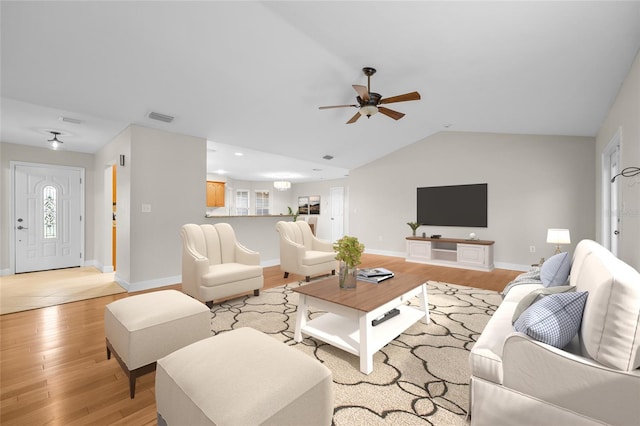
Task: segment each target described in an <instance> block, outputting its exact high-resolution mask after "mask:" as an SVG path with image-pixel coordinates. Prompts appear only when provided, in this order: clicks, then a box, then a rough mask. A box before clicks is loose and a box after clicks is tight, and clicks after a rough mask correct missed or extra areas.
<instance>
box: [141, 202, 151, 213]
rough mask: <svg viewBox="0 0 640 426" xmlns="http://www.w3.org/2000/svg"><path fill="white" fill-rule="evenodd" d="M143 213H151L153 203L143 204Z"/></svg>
mask: <svg viewBox="0 0 640 426" xmlns="http://www.w3.org/2000/svg"><path fill="white" fill-rule="evenodd" d="M142 213H151V204H143V205H142Z"/></svg>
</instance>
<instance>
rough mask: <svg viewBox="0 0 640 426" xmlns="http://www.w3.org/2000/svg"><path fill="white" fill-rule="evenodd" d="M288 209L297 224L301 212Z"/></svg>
mask: <svg viewBox="0 0 640 426" xmlns="http://www.w3.org/2000/svg"><path fill="white" fill-rule="evenodd" d="M287 209H289V215H291V216H293V221H294V222H295V221H296V220H297V219H298V215H299V214H300V210H296V212H295V213H294V212H293V209H292V208H291V207H289V206H287Z"/></svg>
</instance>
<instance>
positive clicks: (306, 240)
mask: <svg viewBox="0 0 640 426" xmlns="http://www.w3.org/2000/svg"><path fill="white" fill-rule="evenodd" d="M276 230H277V231H278V233H280V269H281V270H282V271H283V272H284V277H285V278H287V277H288V276H289V273H290V272H291V273H294V274H300V275H302V276H304V277H305V279H306V280H307V281H309V280H310V278H311V276H312V275H319V274H324V273H326V274H328V273H329V272H331V274H332V275H335V273H336V267H337V265H338V261H337V260H336V253H335V252H334V251H333V244H331V243H330V242H329V241H325V240H321V239H318V238H316V237H315V236H314V235H313V234H312V233H311V228H310V227H309V224H308V223H307V222H305V221H297V222H284V221H280V222H278V223H277V224H276Z"/></svg>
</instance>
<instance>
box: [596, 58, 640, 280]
mask: <svg viewBox="0 0 640 426" xmlns="http://www.w3.org/2000/svg"><path fill="white" fill-rule="evenodd" d="M618 129H620V130H621V140H620V160H621V166H620V170H622V169H623V168H625V167H630V166H634V167H640V54H638V55H637V56H636V59H635V61H634V63H633V65H632V67H631V70H630V72H629V75H628V76H627V77H626V79H625V80H624V82H623V84H622V86H621V87H620V91H619V92H618V95H617V97H616V99H615V102H614V103H613V106H612V107H611V109H610V110H609V113H608V115H607V118H606V119H605V121H604V123H603V124H602V126H601V127H600V130H599V131H598V136H597V137H596V158H595V168H596V171H597V173H596V185H597V198H596V203H595V208H596V218H597V219H596V223H597V229H598V232H597V238H598V241H602V213H601V211H602V208H601V200H602V173H601V157H602V153H603V150H604V148H605V147H606V146H607V144H608V143H609V141H611V139H612V138H613V136H614V135H615V133H616V132H617V131H618ZM618 179H619V180H618V182H619V184H618V186H619V188H620V203H621V206H622V209H621V216H620V219H621V222H620V228H619V229H620V232H621V234H620V236H619V249H618V257H619V258H620V259H622V260H624V261H625V262H627V263H629V264H630V265H631V266H633V267H634V268H635V269H637V270H640V176H636V177H632V178H628V177H627V178H625V177H620V178H618Z"/></svg>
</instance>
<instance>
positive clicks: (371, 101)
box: [319, 67, 420, 124]
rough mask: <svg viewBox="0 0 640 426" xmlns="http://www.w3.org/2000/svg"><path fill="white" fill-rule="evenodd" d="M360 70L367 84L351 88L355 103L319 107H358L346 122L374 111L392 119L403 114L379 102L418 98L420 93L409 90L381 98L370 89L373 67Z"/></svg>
mask: <svg viewBox="0 0 640 426" xmlns="http://www.w3.org/2000/svg"><path fill="white" fill-rule="evenodd" d="M362 72H363V73H364V75H366V76H367V86H366V87H365V86H361V85H359V84H354V85H353V89H354V90H355V91H356V93H357V94H358V96H357V97H356V101H357V102H358V103H357V104H353V105H331V106H321V107H320V108H319V109H330V108H347V107H349V108H351V107H353V108H358V112H357V113H356V114H355V115H354V116H353V117H351V119H350V120H349V121H347V124H351V123H355V122H356V121H358V119H359V118H360V117H361V116H363V115H366V116H367V118H371V116H372V115H374V114H376V113H378V112H379V113H381V114H384V115H386V116H387V117H391V118H393V119H394V120H399V119H401V118H402V117H404V114H403V113H401V112H398V111H394V110H392V109H389V108H385V107H381V106H380V105H381V104H390V103H394V102H406V101H417V100H419V99H420V93H418V92H411V93H405V94H403V95H398V96H392V97H390V98H383V97H382V95H380V94H379V93H375V92H372V91H371V76H372V75H374V74H375V73H376V69H375V68H371V67H364V68H362Z"/></svg>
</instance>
